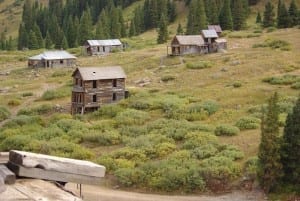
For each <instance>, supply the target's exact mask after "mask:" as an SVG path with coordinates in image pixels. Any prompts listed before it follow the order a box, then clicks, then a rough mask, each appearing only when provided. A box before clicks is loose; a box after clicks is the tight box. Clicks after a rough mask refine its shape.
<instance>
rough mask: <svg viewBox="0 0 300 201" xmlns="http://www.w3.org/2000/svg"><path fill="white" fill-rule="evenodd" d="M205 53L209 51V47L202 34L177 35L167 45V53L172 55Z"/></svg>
mask: <svg viewBox="0 0 300 201" xmlns="http://www.w3.org/2000/svg"><path fill="white" fill-rule="evenodd" d="M169 49H171V51H170V53H169ZM205 53H208V47H207V45H206V44H205V42H204V39H203V37H202V36H201V35H177V36H175V37H174V38H173V39H172V41H171V45H170V46H168V47H167V54H168V55H172V56H178V55H186V54H205Z"/></svg>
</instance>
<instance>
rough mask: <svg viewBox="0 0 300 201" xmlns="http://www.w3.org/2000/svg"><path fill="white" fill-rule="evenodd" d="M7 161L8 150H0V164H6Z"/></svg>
mask: <svg viewBox="0 0 300 201" xmlns="http://www.w3.org/2000/svg"><path fill="white" fill-rule="evenodd" d="M7 162H8V152H0V164H6V163H7Z"/></svg>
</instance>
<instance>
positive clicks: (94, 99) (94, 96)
mask: <svg viewBox="0 0 300 201" xmlns="http://www.w3.org/2000/svg"><path fill="white" fill-rule="evenodd" d="M93 102H94V103H95V102H97V95H93Z"/></svg>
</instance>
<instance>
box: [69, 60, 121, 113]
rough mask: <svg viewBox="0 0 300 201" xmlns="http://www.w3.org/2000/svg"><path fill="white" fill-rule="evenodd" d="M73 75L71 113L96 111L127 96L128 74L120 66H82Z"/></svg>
mask: <svg viewBox="0 0 300 201" xmlns="http://www.w3.org/2000/svg"><path fill="white" fill-rule="evenodd" d="M72 77H73V90H72V100H71V101H72V106H71V114H84V113H85V112H89V111H95V110H97V109H98V108H99V107H101V106H102V105H104V104H110V103H116V102H118V101H119V100H121V99H124V98H125V93H126V91H125V79H126V75H125V72H124V70H123V69H122V67H120V66H108V67H80V68H77V69H76V70H75V71H74V72H73V74H72Z"/></svg>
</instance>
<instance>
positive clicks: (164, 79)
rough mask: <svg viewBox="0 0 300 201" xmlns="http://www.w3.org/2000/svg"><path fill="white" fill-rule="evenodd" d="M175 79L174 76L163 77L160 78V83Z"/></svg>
mask: <svg viewBox="0 0 300 201" xmlns="http://www.w3.org/2000/svg"><path fill="white" fill-rule="evenodd" d="M175 79H176V76H174V75H164V76H162V77H161V81H163V82H169V81H172V80H175Z"/></svg>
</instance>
